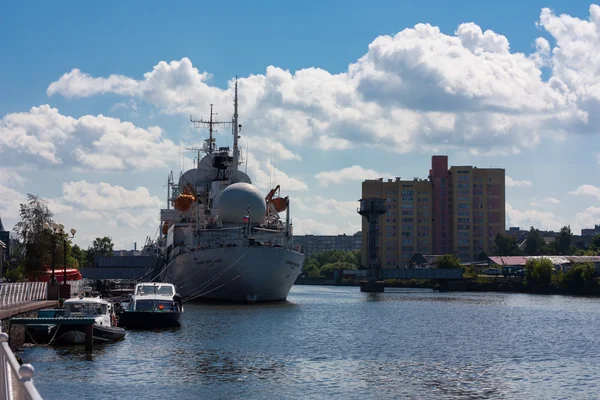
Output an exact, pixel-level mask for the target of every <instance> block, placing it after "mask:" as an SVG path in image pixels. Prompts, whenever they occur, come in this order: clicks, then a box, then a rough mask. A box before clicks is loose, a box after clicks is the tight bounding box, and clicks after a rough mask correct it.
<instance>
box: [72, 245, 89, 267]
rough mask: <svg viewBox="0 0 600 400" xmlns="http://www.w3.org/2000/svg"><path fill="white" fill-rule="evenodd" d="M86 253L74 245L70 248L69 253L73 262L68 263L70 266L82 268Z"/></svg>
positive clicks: (84, 263)
mask: <svg viewBox="0 0 600 400" xmlns="http://www.w3.org/2000/svg"><path fill="white" fill-rule="evenodd" d="M86 253H87V252H86V251H85V250H84V249H82V248H81V247H79V246H78V245H76V244H74V245H73V246H72V247H71V252H70V256H71V257H72V258H73V262H69V263H70V264H72V265H73V266H74V267H75V268H81V267H84V266H85V265H86Z"/></svg>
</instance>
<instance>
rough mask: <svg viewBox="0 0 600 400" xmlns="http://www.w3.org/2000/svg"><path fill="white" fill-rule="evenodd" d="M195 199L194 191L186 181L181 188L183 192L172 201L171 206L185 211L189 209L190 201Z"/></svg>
mask: <svg viewBox="0 0 600 400" xmlns="http://www.w3.org/2000/svg"><path fill="white" fill-rule="evenodd" d="M195 201H196V193H195V192H194V189H193V188H192V186H191V185H190V184H189V183H188V184H187V185H186V186H185V187H184V188H183V192H182V193H181V194H180V195H179V196H177V198H176V199H175V200H174V201H173V208H175V209H176V210H178V211H181V212H186V211H187V210H189V209H190V207H191V206H192V203H193V202H195Z"/></svg>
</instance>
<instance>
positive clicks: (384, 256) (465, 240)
mask: <svg viewBox="0 0 600 400" xmlns="http://www.w3.org/2000/svg"><path fill="white" fill-rule="evenodd" d="M431 164H432V165H431V169H430V171H429V177H428V179H419V178H414V179H413V180H402V179H401V178H396V179H395V180H392V179H388V180H387V182H384V181H383V179H381V178H380V179H375V180H366V181H364V182H363V183H362V197H363V198H368V197H379V198H384V199H386V203H387V209H388V211H387V213H386V215H384V216H382V217H381V220H380V228H379V229H380V234H381V239H380V247H379V249H380V256H379V258H380V260H381V266H382V268H398V267H400V268H403V267H406V265H407V264H408V261H409V260H410V258H411V257H412V256H413V254H415V253H422V254H455V255H457V256H458V257H459V258H460V260H461V261H473V260H476V259H477V256H478V255H479V254H480V253H481V252H486V253H488V254H489V253H490V252H491V250H492V248H493V246H494V239H495V238H496V235H497V234H498V233H503V232H504V229H505V223H506V222H505V191H504V183H505V171H504V169H501V168H477V167H472V166H452V167H450V168H448V157H447V156H433V157H432V159H431ZM363 232H364V234H363V243H366V233H367V225H366V220H364V219H363ZM363 254H366V252H365V251H363Z"/></svg>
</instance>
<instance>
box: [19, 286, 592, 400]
mask: <svg viewBox="0 0 600 400" xmlns="http://www.w3.org/2000/svg"><path fill="white" fill-rule="evenodd" d="M599 327H600V300H598V299H587V298H576V297H565V296H535V295H520V294H498V293H437V292H431V291H423V290H412V289H387V291H386V293H383V294H364V293H360V291H359V289H358V288H356V287H315V286H294V287H293V288H292V291H291V292H290V296H289V297H288V301H287V302H285V303H278V304H266V305H199V304H186V305H185V313H184V317H183V326H182V327H181V328H180V329H176V330H167V331H159V332H143V331H129V332H128V334H127V337H126V339H125V340H124V341H122V342H119V343H113V344H108V345H103V346H95V348H94V354H93V356H92V357H91V358H90V357H89V356H86V354H85V352H84V350H83V348H81V347H74V348H73V347H64V348H55V347H33V348H28V349H25V350H24V351H23V352H22V353H21V357H22V358H23V361H24V362H29V363H32V364H33V365H34V368H35V384H36V386H37V388H38V390H39V391H40V393H41V394H42V396H43V397H44V398H45V399H61V400H68V399H78V400H79V399H81V398H85V399H90V400H91V399H112V398H115V399H116V398H118V399H148V400H150V399H242V398H243V399H293V398H303V399H332V398H336V399H337V398H340V399H341V398H345V399H355V398H369V399H390V398H406V399H413V398H414V399H454V398H455V399H488V398H490V399H492V398H497V399H507V398H514V399H538V398H539V399H550V398H552V399H557V398H577V399H585V398H597V397H598V392H599V389H600V383H599V382H598V379H599V378H598V377H599V376H600V337H599V335H598V328H599Z"/></svg>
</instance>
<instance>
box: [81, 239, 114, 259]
mask: <svg viewBox="0 0 600 400" xmlns="http://www.w3.org/2000/svg"><path fill="white" fill-rule="evenodd" d="M113 246H114V244H113V242H112V239H111V238H110V237H108V236H104V237H103V238H96V239H94V242H93V243H92V246H90V247H88V249H87V251H86V252H85V260H84V264H83V265H85V266H90V265H94V259H95V258H96V256H112V255H113Z"/></svg>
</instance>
